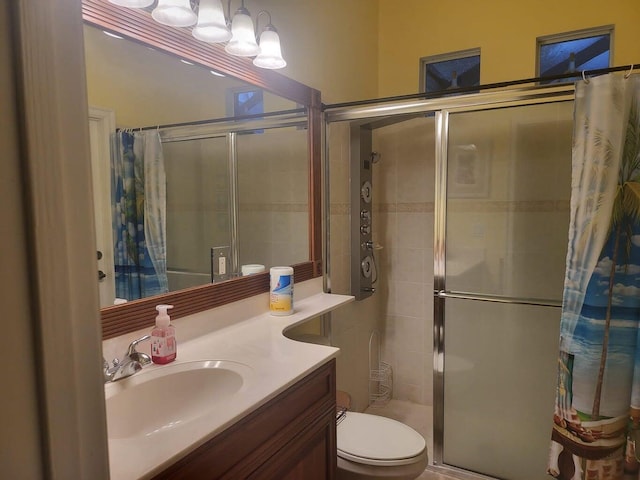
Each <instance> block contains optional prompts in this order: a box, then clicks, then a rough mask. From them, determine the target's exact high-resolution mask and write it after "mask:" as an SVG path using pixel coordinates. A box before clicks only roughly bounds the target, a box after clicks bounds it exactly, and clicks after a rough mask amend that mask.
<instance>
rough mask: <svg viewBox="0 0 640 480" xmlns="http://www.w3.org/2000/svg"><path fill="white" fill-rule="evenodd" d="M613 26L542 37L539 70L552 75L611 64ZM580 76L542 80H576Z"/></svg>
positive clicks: (539, 39)
mask: <svg viewBox="0 0 640 480" xmlns="http://www.w3.org/2000/svg"><path fill="white" fill-rule="evenodd" d="M612 39H613V26H612V25H610V26H606V27H598V28H590V29H587V30H578V31H575V32H567V33H560V34H556V35H547V36H545V37H539V38H538V40H537V43H538V56H537V62H536V63H537V65H536V74H537V76H538V77H543V78H544V77H550V76H554V75H562V74H565V73H572V72H582V71H584V70H597V69H600V68H609V67H610V66H611V59H612V55H611V46H612ZM577 78H579V76H576V77H571V78H564V79H559V80H543V81H541V82H540V83H554V82H573V81H575V80H576V79H577Z"/></svg>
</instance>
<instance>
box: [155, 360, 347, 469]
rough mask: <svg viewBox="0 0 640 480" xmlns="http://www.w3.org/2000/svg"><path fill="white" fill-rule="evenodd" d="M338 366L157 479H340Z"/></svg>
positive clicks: (294, 388) (292, 389)
mask: <svg viewBox="0 0 640 480" xmlns="http://www.w3.org/2000/svg"><path fill="white" fill-rule="evenodd" d="M335 385H336V382H335V360H333V359H332V360H330V361H329V362H328V363H326V364H325V365H323V366H321V367H320V368H318V369H317V370H316V371H314V372H313V373H311V374H309V375H308V376H306V377H305V378H304V379H302V380H300V381H299V382H297V383H296V384H295V385H293V386H292V387H289V388H288V389H287V390H286V391H284V392H283V393H281V394H280V395H278V396H277V397H276V398H274V399H273V400H271V401H270V402H269V403H267V404H266V405H264V406H262V407H261V408H259V409H258V410H256V411H255V412H253V413H252V414H250V415H249V416H247V417H246V418H244V419H242V420H241V421H239V422H238V423H236V424H235V425H233V426H232V427H230V428H228V429H227V430H225V431H224V432H222V433H221V434H220V435H218V436H216V437H214V438H213V439H211V440H210V441H208V442H207V443H205V444H204V445H202V446H201V447H199V448H198V449H196V450H194V451H193V452H191V453H190V454H189V455H187V456H186V457H184V458H183V459H181V460H179V461H178V462H176V463H175V464H173V465H172V466H170V467H168V468H167V469H166V470H164V471H163V472H162V473H160V474H158V475H157V476H155V477H154V479H157V480H165V479H166V480H168V479H185V480H186V479H189V480H194V479H200V478H202V479H204V478H207V479H212V478H220V479H223V478H228V479H237V478H256V479H258V478H265V479H267V478H270V479H272V478H278V479H283V480H284V479H305V480H325V479H333V478H335V470H336V444H335V438H336V416H335V411H336V410H335V398H336V390H335Z"/></svg>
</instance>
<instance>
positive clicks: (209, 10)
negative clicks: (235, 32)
mask: <svg viewBox="0 0 640 480" xmlns="http://www.w3.org/2000/svg"><path fill="white" fill-rule="evenodd" d="M191 33H192V34H193V36H194V37H195V38H197V39H198V40H200V41H202V42H208V43H220V42H226V41H227V40H229V39H230V38H231V32H230V31H229V27H227V20H226V19H225V18H224V10H223V9H222V3H221V2H220V0H200V7H199V9H198V24H197V25H196V27H195V28H194V29H193V31H192V32H191Z"/></svg>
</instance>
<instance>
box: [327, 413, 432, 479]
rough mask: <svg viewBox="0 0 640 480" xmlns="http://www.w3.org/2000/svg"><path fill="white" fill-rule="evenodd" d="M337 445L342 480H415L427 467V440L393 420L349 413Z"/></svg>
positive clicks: (338, 476) (340, 427)
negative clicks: (380, 479)
mask: <svg viewBox="0 0 640 480" xmlns="http://www.w3.org/2000/svg"><path fill="white" fill-rule="evenodd" d="M337 443H338V472H337V478H338V480H365V479H376V478H384V479H386V480H413V479H415V478H417V477H418V476H420V474H421V473H422V472H424V470H425V468H426V467H427V462H428V457H427V445H426V442H425V440H424V437H422V435H420V434H419V433H418V432H416V431H415V430H413V429H412V428H411V427H409V426H407V425H405V424H403V423H400V422H398V421H396V420H392V419H390V418H386V417H381V416H378V415H370V414H366V413H356V412H349V411H348V412H346V414H345V415H344V417H343V418H342V420H341V421H340V423H339V424H338V428H337Z"/></svg>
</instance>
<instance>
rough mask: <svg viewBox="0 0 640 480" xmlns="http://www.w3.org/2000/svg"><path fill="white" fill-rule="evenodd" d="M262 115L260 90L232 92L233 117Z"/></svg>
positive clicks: (262, 107)
mask: <svg viewBox="0 0 640 480" xmlns="http://www.w3.org/2000/svg"><path fill="white" fill-rule="evenodd" d="M260 113H264V100H263V98H262V90H258V89H256V90H234V91H233V111H232V114H233V116H234V117H242V116H245V115H258V114H260Z"/></svg>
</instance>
